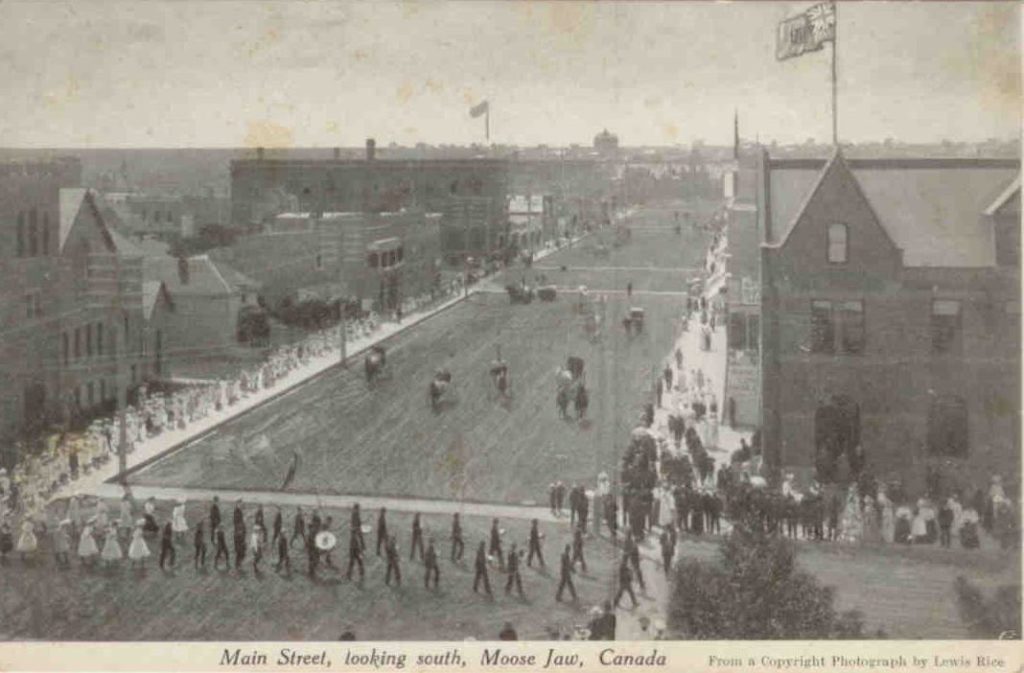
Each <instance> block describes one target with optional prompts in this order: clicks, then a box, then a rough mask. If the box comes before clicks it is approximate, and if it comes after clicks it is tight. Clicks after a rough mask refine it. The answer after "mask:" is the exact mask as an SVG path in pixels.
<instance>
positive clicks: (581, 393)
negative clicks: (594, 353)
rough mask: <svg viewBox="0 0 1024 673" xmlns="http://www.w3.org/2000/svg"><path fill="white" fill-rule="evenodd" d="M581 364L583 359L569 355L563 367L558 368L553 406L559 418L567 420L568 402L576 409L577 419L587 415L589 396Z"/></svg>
mask: <svg viewBox="0 0 1024 673" xmlns="http://www.w3.org/2000/svg"><path fill="white" fill-rule="evenodd" d="M583 364H584V363H583V358H580V357H576V356H574V355H570V356H569V357H568V358H567V359H566V362H565V366H564V367H560V368H559V370H558V372H557V374H556V386H557V391H556V393H555V405H556V406H557V407H558V415H559V417H560V418H569V412H568V409H569V403H570V402H572V403H573V405H574V406H575V408H576V418H577V419H582V418H583V416H584V415H585V414H586V413H587V407H588V406H589V404H590V394H589V392H588V391H587V386H586V377H585V375H584V372H583Z"/></svg>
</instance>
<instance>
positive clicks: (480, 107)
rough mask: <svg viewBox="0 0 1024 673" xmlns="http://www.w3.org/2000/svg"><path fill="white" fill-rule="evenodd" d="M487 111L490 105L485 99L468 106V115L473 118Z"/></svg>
mask: <svg viewBox="0 0 1024 673" xmlns="http://www.w3.org/2000/svg"><path fill="white" fill-rule="evenodd" d="M487 112H490V105H489V104H488V103H487V101H484V102H482V103H478V104H477V105H474V106H473V107H471V108H469V116H470V117H473V118H474V119H475V118H476V117H479V116H480V115H482V114H484V113H487Z"/></svg>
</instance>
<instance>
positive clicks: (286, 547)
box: [274, 535, 292, 575]
mask: <svg viewBox="0 0 1024 673" xmlns="http://www.w3.org/2000/svg"><path fill="white" fill-rule="evenodd" d="M290 550H291V545H290V544H289V542H288V539H287V538H286V537H285V536H284V535H278V536H277V565H275V566H274V572H277V573H279V572H281V568H285V569H286V570H287V571H288V575H291V574H292V559H291V553H290Z"/></svg>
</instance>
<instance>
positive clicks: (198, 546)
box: [192, 521, 206, 570]
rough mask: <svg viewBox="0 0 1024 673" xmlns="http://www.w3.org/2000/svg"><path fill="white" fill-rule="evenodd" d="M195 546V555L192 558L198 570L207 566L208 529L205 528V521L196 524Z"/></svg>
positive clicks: (193, 541) (193, 540)
mask: <svg viewBox="0 0 1024 673" xmlns="http://www.w3.org/2000/svg"><path fill="white" fill-rule="evenodd" d="M192 545H193V547H194V548H195V556H194V557H193V558H192V565H194V566H195V568H196V570H198V569H199V568H205V567H206V531H204V530H203V522H202V521H200V522H199V523H198V524H196V532H195V537H194V538H193V539H192Z"/></svg>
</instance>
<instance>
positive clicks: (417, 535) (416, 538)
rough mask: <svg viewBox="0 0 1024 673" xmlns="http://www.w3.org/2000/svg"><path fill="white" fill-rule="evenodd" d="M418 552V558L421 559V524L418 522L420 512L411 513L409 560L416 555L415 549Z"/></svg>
mask: <svg viewBox="0 0 1024 673" xmlns="http://www.w3.org/2000/svg"><path fill="white" fill-rule="evenodd" d="M417 549H418V550H419V552H420V560H421V561H422V560H423V524H421V523H420V513H419V512H416V513H415V514H413V515H412V544H411V545H410V546H409V560H410V561H411V560H413V558H415V556H416V550H417Z"/></svg>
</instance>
